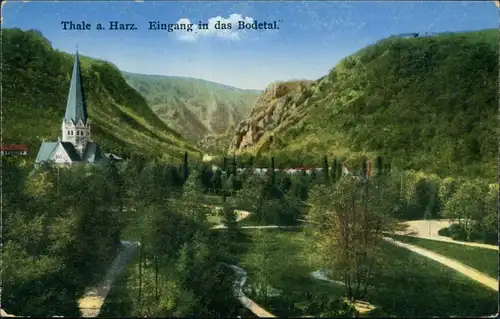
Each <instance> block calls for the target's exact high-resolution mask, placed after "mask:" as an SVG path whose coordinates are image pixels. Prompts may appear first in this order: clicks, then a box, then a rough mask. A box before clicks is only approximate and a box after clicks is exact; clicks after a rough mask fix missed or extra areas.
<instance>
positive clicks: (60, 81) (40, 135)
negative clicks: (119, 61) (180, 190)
mask: <svg viewBox="0 0 500 319" xmlns="http://www.w3.org/2000/svg"><path fill="white" fill-rule="evenodd" d="M2 32H3V34H2V37H3V39H2V42H3V45H2V67H3V75H2V88H3V97H2V104H3V122H2V125H3V131H2V133H3V142H4V143H25V144H28V145H29V146H30V155H32V156H35V155H36V152H37V151H38V148H39V146H40V143H41V141H42V140H43V139H47V140H56V139H57V137H58V136H60V134H61V129H60V127H61V122H62V118H63V116H64V110H65V108H66V99H67V94H68V89H69V81H70V77H71V70H72V61H73V58H72V56H70V55H69V54H66V53H62V52H59V51H57V50H54V49H53V48H52V46H51V44H50V42H49V41H48V40H47V39H45V38H44V37H43V36H42V35H41V34H40V33H39V32H38V31H34V30H30V31H22V30H20V29H4V30H2ZM81 66H82V73H83V85H84V88H85V92H86V98H87V103H88V108H89V116H90V120H91V121H92V138H93V139H94V140H95V141H98V142H99V143H100V144H101V145H102V146H103V148H104V150H105V151H106V152H108V151H109V152H111V151H112V152H114V153H117V154H119V155H120V156H125V157H127V156H128V155H129V154H130V153H131V152H133V151H138V152H141V153H144V154H152V155H155V156H158V157H167V158H168V157H181V156H182V155H183V154H184V151H185V150H188V151H189V152H191V153H193V154H196V155H199V152H198V151H197V149H196V147H194V146H193V145H192V144H190V143H188V142H186V141H185V140H184V138H183V137H182V136H181V135H180V134H179V133H177V132H175V131H174V130H173V129H171V128H170V127H169V126H168V125H166V124H165V123H164V122H163V121H161V120H160V119H159V118H158V117H157V116H156V115H155V114H154V113H153V112H152V111H151V110H150V109H149V107H148V105H147V103H146V101H145V100H144V98H143V97H142V96H141V95H140V94H138V93H137V92H136V91H135V90H134V89H132V88H131V87H130V86H128V85H127V83H126V81H125V79H124V78H123V77H122V75H121V74H120V71H119V70H118V69H117V68H116V67H115V66H114V65H112V64H110V63H108V62H105V61H98V60H94V59H89V58H85V57H82V58H81Z"/></svg>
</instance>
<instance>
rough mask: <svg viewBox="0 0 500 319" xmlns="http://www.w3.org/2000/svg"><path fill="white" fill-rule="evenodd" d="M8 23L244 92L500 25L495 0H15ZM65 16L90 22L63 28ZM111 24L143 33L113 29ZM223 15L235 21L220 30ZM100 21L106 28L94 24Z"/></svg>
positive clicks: (136, 66) (148, 70) (68, 46)
mask: <svg viewBox="0 0 500 319" xmlns="http://www.w3.org/2000/svg"><path fill="white" fill-rule="evenodd" d="M2 9H3V10H2V11H3V12H2V14H3V16H2V19H3V27H6V28H13V27H15V28H21V29H23V30H28V29H36V30H39V31H40V32H42V34H43V35H44V36H45V37H46V38H47V39H48V40H49V41H50V42H51V43H52V46H53V47H54V48H55V49H58V50H61V51H65V52H68V53H73V52H75V50H76V48H77V47H78V51H79V53H80V54H81V55H85V56H90V57H94V58H99V59H103V60H107V61H110V62H112V63H113V64H115V65H116V66H117V67H119V68H120V69H121V70H123V71H128V72H134V73H143V74H158V75H171V76H186V77H194V78H200V79H204V80H209V81H214V82H218V83H222V84H226V85H231V86H234V87H238V88H243V89H256V90H262V89H264V88H265V87H266V86H267V85H268V84H270V83H272V82H276V81H285V80H295V79H311V80H315V79H318V78H320V77H322V76H323V75H325V74H327V73H328V72H329V70H331V69H332V68H333V67H334V66H335V65H336V64H337V63H338V62H339V61H340V60H341V59H342V58H344V57H346V56H348V55H350V54H352V53H354V52H356V51H357V50H359V49H361V48H363V47H365V46H367V45H370V44H372V43H374V42H376V41H378V40H380V39H382V38H385V37H388V36H391V35H395V34H401V33H408V32H450V31H451V32H453V31H469V30H481V29H489V28H498V27H499V11H498V8H497V7H496V6H495V4H494V2H493V1H475V2H458V1H450V2H446V1H435V2H433V1H423V2H410V1H396V2H389V1H385V2H375V1H368V2H364V1H363V2H362V1H347V2H345V1H332V2H327V1H287V2H285V1H276V2H272V1H254V2H245V1H237V2H236V1H228V2H225V1H204V2H195V1H186V2H177V1H176V2H170V1H169V2H167V1H163V2H153V1H147V0H144V1H141V2H131V1H107V2H104V1H102V2H98V1H78V2H70V1H58V2H41V1H36V2H35V1H30V2H24V1H12V0H9V1H7V3H5V5H3V6H2ZM62 21H73V22H74V23H81V21H85V23H89V24H91V30H63V26H62V24H61V22H62ZM110 21H119V22H120V23H124V24H134V25H135V26H136V27H137V30H127V31H116V30H109V29H108V28H109V26H110ZM149 21H159V22H160V23H167V24H175V23H194V24H195V25H197V24H198V22H199V21H201V22H203V23H208V26H209V29H208V30H200V29H196V28H194V29H193V31H192V32H187V31H185V30H180V31H179V30H177V31H173V32H167V31H166V30H149V29H148V28H149ZM217 21H221V22H223V23H232V26H233V28H232V29H231V30H221V29H219V30H217V29H215V27H214V25H215V23H216V22H217ZM238 21H246V22H249V23H252V22H258V23H260V22H264V21H278V23H277V25H278V26H279V30H238V29H237V28H236V25H237V22H238ZM98 23H101V24H102V26H103V27H104V28H106V30H97V29H96V25H97V24H98Z"/></svg>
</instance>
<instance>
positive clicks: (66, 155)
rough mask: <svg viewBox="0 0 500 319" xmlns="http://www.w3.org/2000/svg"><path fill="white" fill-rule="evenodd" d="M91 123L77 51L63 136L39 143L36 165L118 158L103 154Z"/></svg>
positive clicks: (98, 161) (102, 161) (90, 161)
mask: <svg viewBox="0 0 500 319" xmlns="http://www.w3.org/2000/svg"><path fill="white" fill-rule="evenodd" d="M90 124H91V122H90V120H89V118H88V114H87V104H86V102H85V94H84V90H83V81H82V76H81V69H80V59H79V57H78V52H76V54H75V60H74V63H73V74H72V75H71V84H70V87H69V93H68V100H67V104H66V113H65V114H64V118H63V120H62V126H61V130H62V132H61V133H62V134H61V136H62V137H59V138H58V139H57V141H56V142H45V141H43V142H42V145H41V147H40V150H39V151H38V155H37V157H36V160H35V163H37V164H40V163H42V162H55V163H56V164H69V165H71V164H80V163H87V164H88V163H94V164H95V163H104V162H106V161H107V160H108V159H112V160H117V159H121V158H119V157H118V156H116V155H114V154H111V153H106V154H105V153H104V152H103V151H102V150H101V147H100V146H99V144H98V143H96V142H94V141H92V140H91V138H90V137H91V134H90Z"/></svg>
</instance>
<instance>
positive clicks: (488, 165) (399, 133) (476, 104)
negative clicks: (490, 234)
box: [230, 30, 499, 178]
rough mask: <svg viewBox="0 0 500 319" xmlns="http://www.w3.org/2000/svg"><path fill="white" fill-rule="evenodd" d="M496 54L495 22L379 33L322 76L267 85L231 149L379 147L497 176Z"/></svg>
mask: <svg viewBox="0 0 500 319" xmlns="http://www.w3.org/2000/svg"><path fill="white" fill-rule="evenodd" d="M498 58H499V57H498V30H483V31H474V32H462V33H443V34H437V35H434V36H430V37H421V38H419V37H417V38H401V37H390V38H387V39H384V40H381V41H379V42H377V43H375V44H373V45H371V46H368V47H366V48H364V49H362V50H360V51H358V52H357V53H355V54H353V55H352V56H349V57H346V58H345V59H343V60H342V61H341V62H340V63H338V65H337V66H336V67H335V68H333V69H332V70H331V71H330V72H329V73H328V74H327V75H325V76H324V77H322V78H321V79H318V80H317V81H313V82H300V85H297V82H293V81H292V82H286V83H278V84H273V85H271V86H270V87H268V88H267V89H266V91H265V92H264V94H263V95H262V96H261V97H260V98H259V101H258V102H257V103H256V105H255V107H254V108H253V109H252V111H251V113H250V115H249V117H248V118H247V119H246V120H245V121H243V122H242V123H240V125H239V126H238V128H237V130H236V133H235V135H234V137H233V140H232V143H231V146H230V151H233V150H235V151H236V152H237V153H248V154H254V155H255V154H269V155H271V154H272V155H274V156H277V157H280V161H281V162H290V163H298V162H311V161H316V162H317V161H321V160H322V157H323V155H329V156H344V157H355V156H359V155H364V156H368V157H371V156H374V155H382V156H385V157H388V158H391V159H392V161H393V166H396V167H400V168H404V169H409V168H413V169H422V170H425V171H433V172H435V173H438V174H450V175H475V176H488V177H489V178H491V177H492V176H496V175H495V172H496V165H495V163H496V161H497V149H498V142H497V126H498V120H497V112H498V82H497V81H498ZM318 164H319V163H318Z"/></svg>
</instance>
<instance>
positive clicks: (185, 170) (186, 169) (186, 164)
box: [182, 152, 189, 181]
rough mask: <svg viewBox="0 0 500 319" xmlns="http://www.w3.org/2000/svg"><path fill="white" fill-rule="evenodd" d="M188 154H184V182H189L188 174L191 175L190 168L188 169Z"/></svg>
mask: <svg viewBox="0 0 500 319" xmlns="http://www.w3.org/2000/svg"><path fill="white" fill-rule="evenodd" d="M188 165H189V163H188V152H184V165H183V166H182V173H183V175H182V176H183V177H184V181H187V179H188V174H189V168H188Z"/></svg>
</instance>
